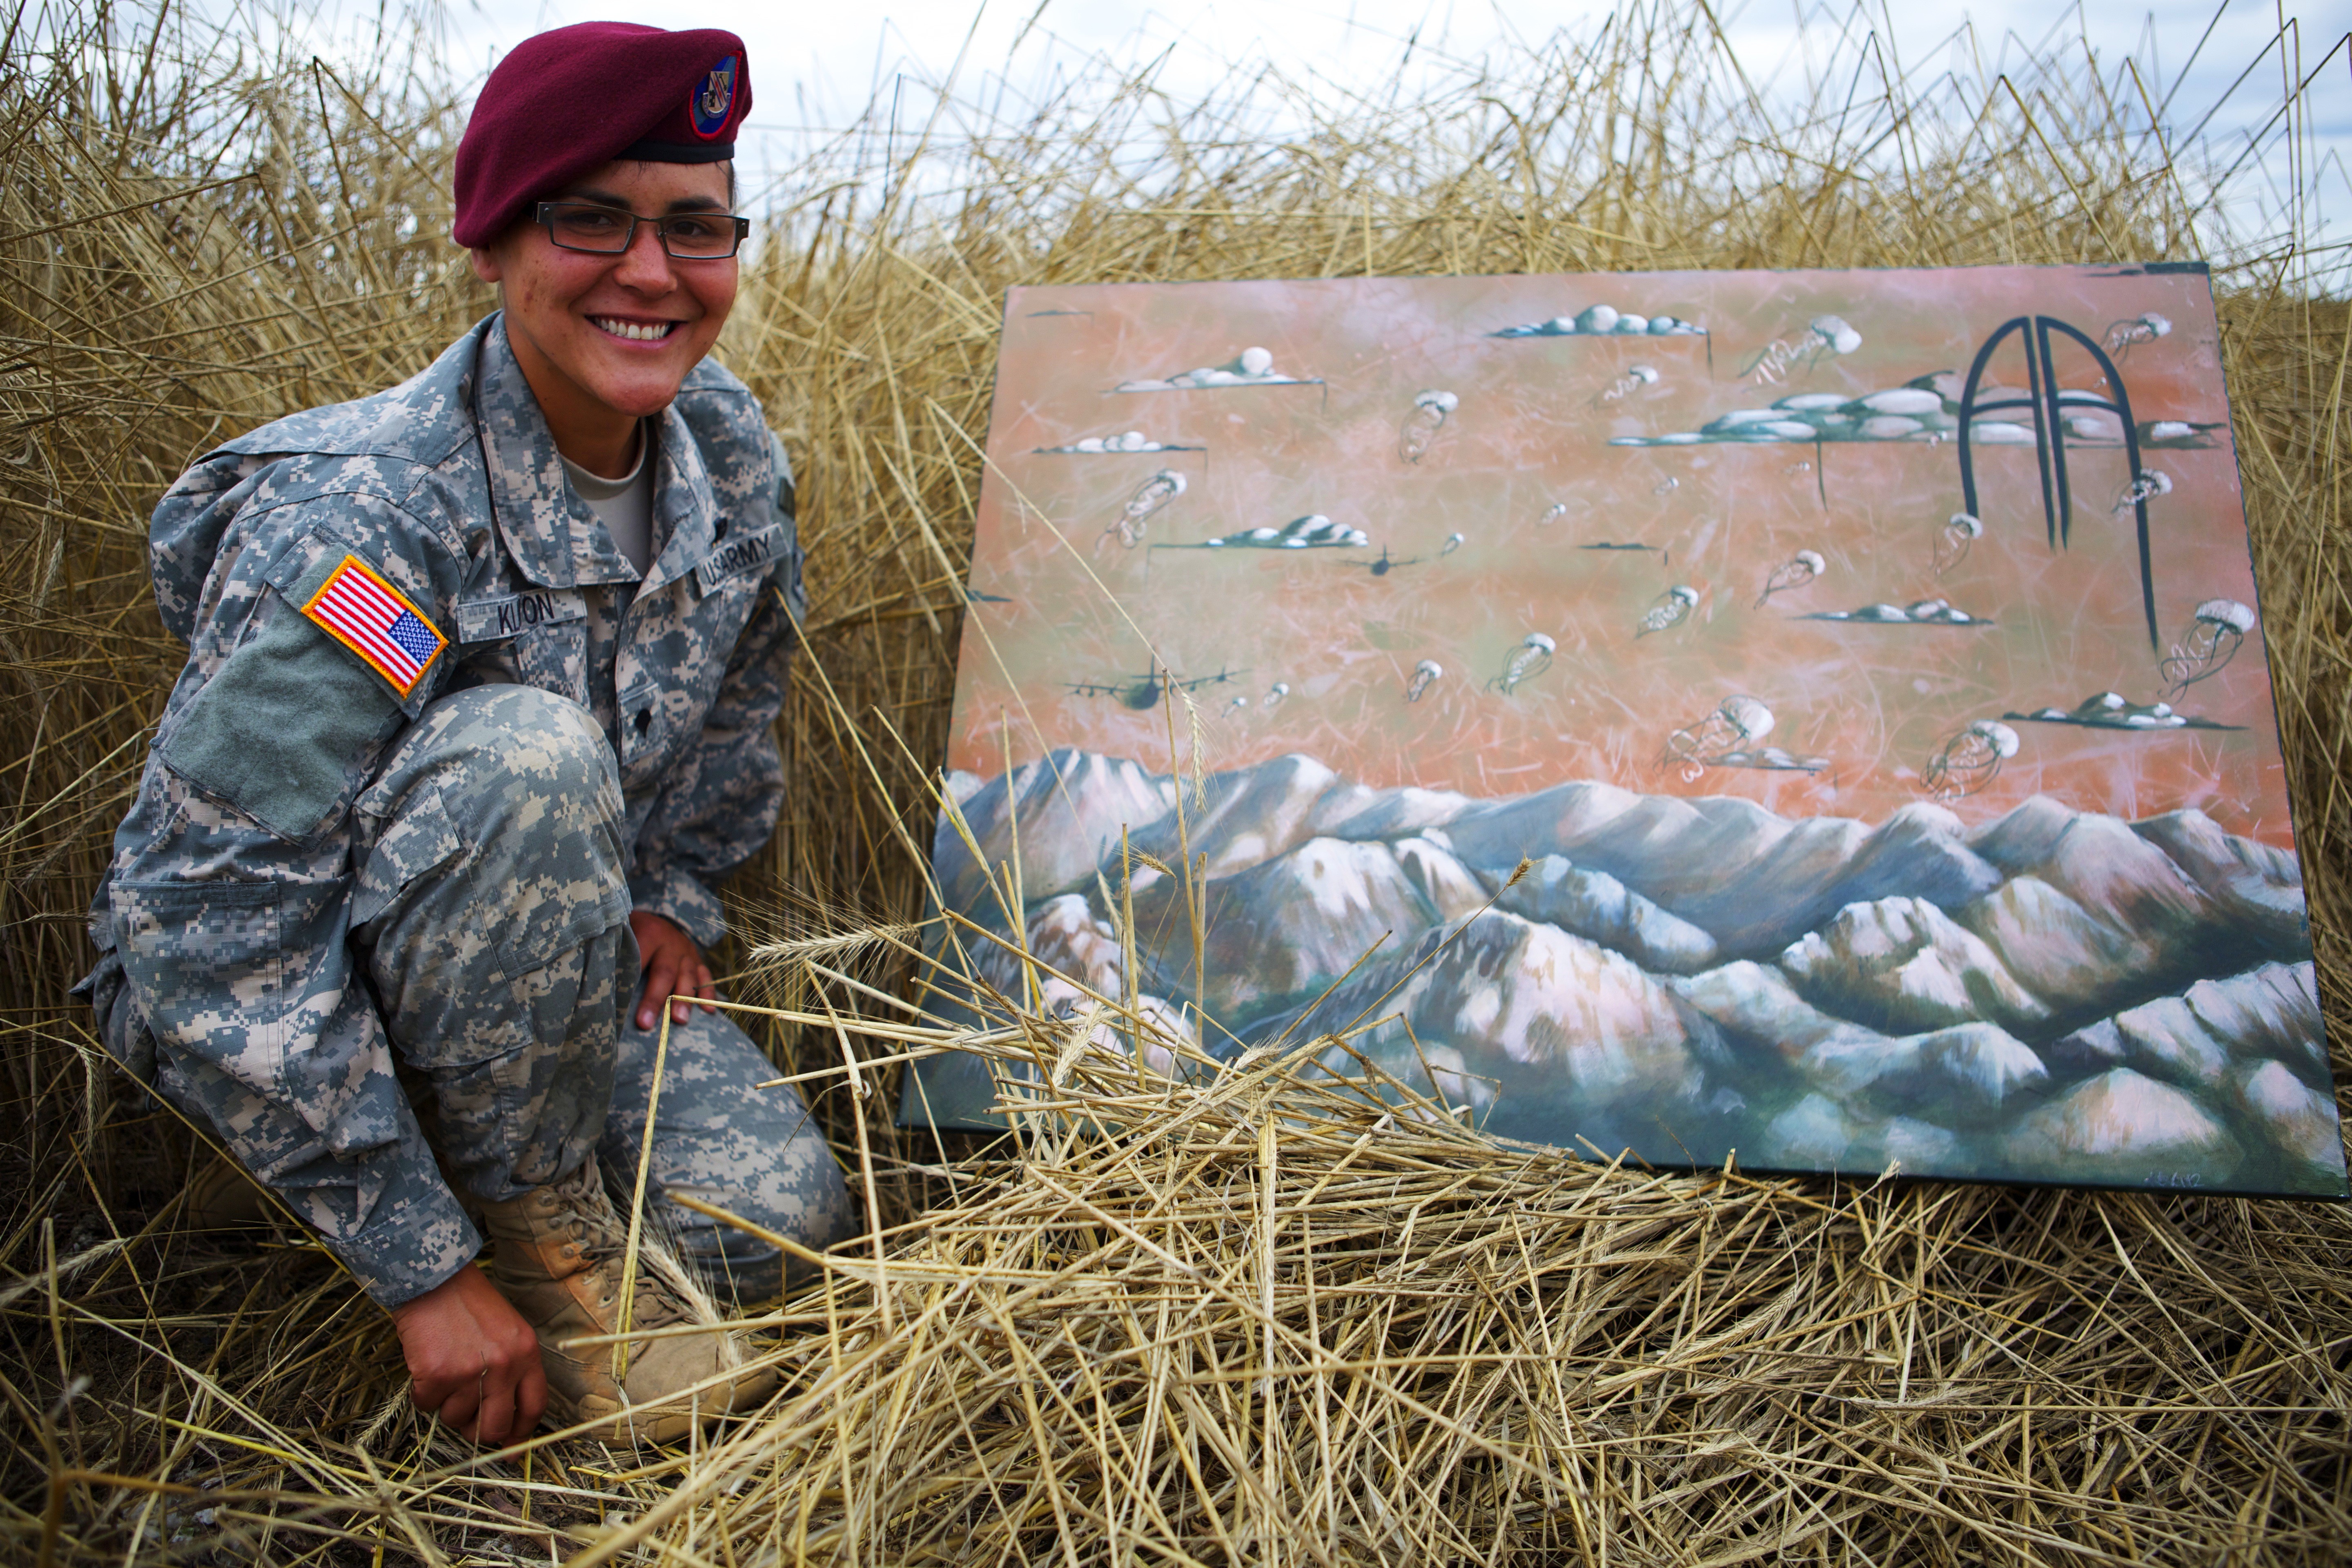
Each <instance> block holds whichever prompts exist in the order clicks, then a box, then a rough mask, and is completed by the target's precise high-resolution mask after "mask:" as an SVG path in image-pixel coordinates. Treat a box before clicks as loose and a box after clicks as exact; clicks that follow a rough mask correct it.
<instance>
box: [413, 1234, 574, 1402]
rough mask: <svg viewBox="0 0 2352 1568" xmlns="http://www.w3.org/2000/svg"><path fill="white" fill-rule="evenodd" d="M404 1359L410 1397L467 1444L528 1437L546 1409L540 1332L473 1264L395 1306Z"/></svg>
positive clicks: (545, 1376)
mask: <svg viewBox="0 0 2352 1568" xmlns="http://www.w3.org/2000/svg"><path fill="white" fill-rule="evenodd" d="M392 1321H393V1326H394V1328H396V1329H397V1330H399V1331H400V1349H401V1352H402V1353H403V1354H404V1355H405V1356H406V1357H407V1358H408V1379H409V1387H408V1394H409V1397H410V1398H412V1399H414V1400H415V1402H416V1407H417V1408H418V1409H419V1410H422V1411H424V1412H425V1413H426V1414H427V1415H438V1416H439V1417H440V1418H441V1419H442V1420H443V1421H444V1422H445V1423H446V1424H447V1425H448V1426H453V1427H455V1428H457V1431H458V1432H460V1433H462V1434H463V1435H464V1436H465V1437H466V1438H467V1440H468V1441H469V1442H475V1443H480V1444H484V1445H486V1446H488V1447H500V1446H503V1445H505V1444H507V1443H511V1442H513V1441H515V1440H516V1439H518V1438H520V1437H523V1436H528V1435H529V1434H530V1429H531V1428H532V1427H534V1426H538V1425H539V1417H540V1413H541V1411H543V1410H545V1409H546V1408H547V1372H546V1369H545V1368H543V1367H542V1366H541V1364H540V1361H539V1336H538V1335H537V1334H535V1333H533V1332H531V1329H530V1324H529V1323H528V1322H525V1321H523V1316H522V1314H521V1313H520V1312H518V1311H516V1310H514V1308H513V1307H512V1306H511V1305H509V1303H508V1301H507V1299H506V1298H505V1297H504V1296H501V1295H499V1291H498V1287H497V1286H495V1285H493V1284H491V1283H490V1281H489V1277H488V1275H486V1274H484V1273H483V1272H482V1271H481V1270H480V1269H478V1268H474V1267H473V1266H472V1265H471V1264H468V1265H467V1267H465V1268H460V1269H459V1270H457V1273H456V1274H455V1275H453V1276H451V1277H450V1278H449V1279H446V1280H445V1281H444V1282H443V1283H441V1284H439V1285H436V1286H435V1287H434V1288H433V1289H430V1290H427V1291H426V1292H425V1294H424V1295H422V1296H419V1297H417V1298H415V1300H409V1301H403V1302H402V1303H401V1304H400V1305H399V1306H397V1307H394V1309H393V1310H392Z"/></svg>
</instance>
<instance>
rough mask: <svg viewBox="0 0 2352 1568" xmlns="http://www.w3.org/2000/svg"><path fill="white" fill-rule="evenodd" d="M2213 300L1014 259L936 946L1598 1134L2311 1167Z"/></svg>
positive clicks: (974, 575)
mask: <svg viewBox="0 0 2352 1568" xmlns="http://www.w3.org/2000/svg"><path fill="white" fill-rule="evenodd" d="M2219 350H2220V345H2219V338H2218V332H2217V328H2216V322H2215V316H2214V310H2213V303H2212V298H2211V293H2210V284H2209V281H2208V279H2207V277H2206V275H2205V274H2204V272H2203V270H2202V269H2201V268H2198V267H2194V266H2185V267H2184V266H2166V267H2147V268H2116V267H2106V268H2094V267H2084V268H1955V269H1939V270H1920V271H1869V272H1845V271H1836V272H1828V271H1825V272H1749V273H1696V272H1693V273H1652V274H1612V275H1605V276H1588V277H1505V278H1468V279H1329V280H1320V281H1305V282H1263V283H1199V284H1170V285H1104V286H1085V287H1076V286H1073V287H1058V288H1035V289H1015V290H1013V292H1012V294H1011V296H1010V298H1009V300H1008V301H1007V305H1006V311H1005V320H1004V331H1003V349H1002V354H1001V358H1000V361H999V365H998V373H997V384H996V391H995V402H994V407H993V414H992V424H991V426H990V431H989V439H988V461H987V465H986V469H985V479H984V481H983V484H982V490H981V495H980V500H979V508H978V518H977V536H976V540H975V543H974V547H973V552H972V564H971V580H970V583H969V585H968V590H967V591H968V596H969V598H970V601H971V605H970V610H969V614H968V616H967V619H966V623H965V627H964V632H963V643H962V652H961V667H960V674H959V680H958V687H957V698H956V707H955V714H954V720H953V727H952V734H951V739H950V755H949V773H948V787H947V795H948V797H949V809H948V810H947V811H946V812H944V813H943V814H942V817H941V822H940V831H939V835H938V838H937V844H936V849H935V855H934V868H935V873H936V878H937V880H938V883H939V887H940V895H941V897H942V899H943V900H944V901H945V902H946V904H947V906H948V907H949V908H950V910H953V911H954V912H955V913H956V914H958V915H959V916H961V918H962V920H963V921H967V922H969V923H968V924H964V925H960V926H959V927H958V930H959V931H961V932H962V933H964V934H963V936H962V938H961V945H962V948H963V950H964V951H965V952H966V953H968V954H969V963H968V966H967V970H968V973H970V974H971V984H972V985H973V986H974V987H977V988H979V989H980V990H983V991H984V990H986V989H988V988H994V989H996V990H998V991H1000V992H1002V993H1003V994H1012V995H1019V994H1023V993H1022V987H1023V985H1024V979H1023V976H1022V973H1021V971H1020V969H1019V966H1017V965H1016V964H1014V963H1013V962H1012V961H1011V960H1010V958H1009V957H1008V949H1007V948H1006V947H1004V946H1003V945H1000V944H999V943H997V942H992V941H990V940H987V938H986V937H985V936H984V935H983V934H982V933H983V932H994V933H996V934H997V935H998V936H1001V937H1005V938H1008V939H1009V938H1010V937H1011V936H1012V935H1013V926H1014V923H1015V922H1016V921H1017V922H1018V923H1019V927H1020V931H1019V935H1020V936H1021V937H1023V938H1024V939H1025V942H1026V943H1027V945H1028V947H1029V949H1030V950H1031V951H1032V952H1034V954H1035V955H1036V957H1037V958H1038V959H1039V960H1041V961H1042V962H1043V963H1045V965H1047V966H1048V967H1049V971H1050V978H1049V980H1048V983H1047V984H1046V985H1045V994H1043V995H1033V996H1032V1000H1034V1001H1036V1002H1038V1003H1041V1004H1043V1005H1047V1006H1058V1007H1060V1008H1062V1009H1063V1010H1065V1011H1067V1010H1071V1009H1073V1008H1076V1007H1078V1006H1080V1005H1085V1004H1086V999H1087V996H1088V995H1089V994H1093V995H1096V996H1103V997H1109V998H1113V999H1122V998H1131V999H1133V1005H1134V1006H1136V1007H1137V1008H1139V1009H1141V1010H1142V1011H1143V1012H1144V1013H1145V1015H1146V1016H1150V1017H1151V1018H1152V1019H1154V1020H1156V1021H1158V1022H1159V1024H1160V1026H1162V1027H1163V1028H1164V1029H1165V1030H1167V1031H1170V1034H1169V1035H1168V1036H1166V1037H1181V1038H1182V1039H1184V1040H1186V1041H1188V1042H1191V1043H1192V1045H1193V1046H1194V1047H1197V1050H1198V1052H1199V1053H1200V1055H1201V1057H1202V1058H1206V1059H1207V1060H1208V1061H1209V1062H1210V1063H1212V1064H1213V1063H1215V1062H1218V1061H1224V1060H1231V1059H1233V1058H1236V1057H1238V1056H1239V1055H1241V1054H1242V1053H1243V1052H1244V1051H1246V1050H1248V1049H1249V1048H1250V1047H1252V1046H1253V1045H1259V1044H1264V1043H1265V1042H1268V1041H1274V1040H1287V1041H1291V1042H1296V1043H1303V1042H1306V1041H1309V1040H1313V1039H1317V1038H1319V1037H1327V1036H1336V1037H1339V1039H1338V1040H1335V1041H1334V1043H1333V1044H1332V1045H1331V1046H1330V1047H1329V1049H1328V1054H1327V1055H1326V1056H1324V1057H1321V1058H1316V1059H1317V1060H1318V1063H1319V1064H1320V1066H1321V1067H1322V1068H1325V1069H1327V1070H1328V1071H1331V1072H1333V1073H1340V1074H1345V1073H1350V1072H1353V1073H1356V1074H1358V1075H1359V1076H1361V1075H1362V1074H1363V1073H1364V1071H1365V1064H1373V1065H1376V1066H1377V1068H1378V1069H1379V1072H1380V1073H1381V1075H1384V1076H1386V1077H1387V1078H1388V1079H1391V1080H1392V1081H1393V1082H1394V1083H1395V1084H1399V1085H1408V1086H1410V1087H1411V1089H1412V1113H1413V1114H1421V1115H1429V1114H1444V1115H1450V1116H1456V1117H1460V1118H1462V1119H1465V1121H1471V1122H1475V1124H1476V1125H1477V1126H1479V1127H1481V1128H1484V1129H1486V1130H1487V1131H1491V1132H1493V1133H1496V1134H1497V1135H1500V1136H1504V1137H1508V1138H1515V1139H1522V1140H1528V1141H1533V1142H1541V1143H1545V1144H1550V1145H1556V1146H1559V1147H1561V1148H1566V1149H1571V1150H1575V1151H1578V1152H1582V1153H1585V1154H1587V1155H1589V1156H1591V1157H1595V1158H1614V1157H1617V1156H1619V1155H1620V1154H1621V1153H1622V1154H1624V1155H1625V1156H1626V1157H1628V1158H1632V1159H1636V1160H1640V1161H1643V1162H1647V1163H1651V1164H1653V1165H1656V1166H1661V1167H1690V1168H1700V1167H1709V1166H1720V1165H1722V1164H1724V1163H1726V1162H1727V1161H1728V1162H1733V1163H1737V1164H1738V1167H1739V1168H1742V1169H1747V1170H1755V1171H1794V1172H1839V1173H1852V1174H1856V1175H1875V1174H1878V1173H1884V1172H1886V1171H1889V1170H1894V1171H1899V1172H1900V1173H1907V1174H1911V1175H1920V1176H1938V1177H1949V1178H1961V1179H1975V1180H1988V1181H2016V1182H2034V1183H2081V1184H2103V1185H2122V1186H2139V1187H2186V1188H2195V1189H2200V1190H2206V1191H2217V1192H2245V1193H2266V1194H2300V1195H2308V1196H2342V1195H2344V1194H2345V1191H2346V1185H2345V1168H2344V1162H2343V1155H2342V1148H2343V1144H2342V1140H2341V1135H2340V1132H2339V1130H2338V1126H2337V1120H2336V1102H2335V1097H2334V1090H2333V1086H2332V1084H2331V1081H2330V1078H2329V1071H2328V1066H2327V1053H2326V1040H2325V1037H2324V1035H2323V1033H2322V1028H2321V1023H2320V1013H2319V1003H2318V996H2317V993H2316V988H2315V978H2314V970H2313V963H2312V950H2311V942H2310V935H2309V928H2308V924H2307V922H2306V920H2305V904H2304V895H2303V888H2302V879H2301V873H2300V868H2299V866H2298V863H2297V860H2296V856H2295V845H2294V822H2293V818H2292V816H2291V815H2290V810H2289V801H2288V799H2287V793H2286V785H2285V778H2284V768H2283V765H2282V763H2281V759H2280V752H2279V739H2278V728H2277V723H2276V718H2275V713H2274V710H2273V698H2272V690H2271V685H2270V681H2269V677H2268V670H2267V666H2266V662H2265V658H2264V654H2263V617H2262V611H2261V605H2260V604H2259V602H2258V601H2257V598H2256V595H2255V592H2254V582H2253V576H2252V567H2251V563H2250V559H2249V553H2248V546H2247V536H2246V529H2245V521H2244V514H2243V509H2242V500H2241V496H2240V489H2239V482H2238V471H2237V467H2236V456H2235V453H2234V450H2233V448H2232V445H2231V429H2230V422H2229V411H2228V406H2227V402H2226V398H2225V393H2224V388H2223V383H2222V375H2221V358H2220V352H2219ZM975 848H976V849H977V851H978V853H977V854H975V853H974V850H975ZM942 951H945V948H944V947H943V948H942ZM952 991H953V987H948V988H946V991H945V992H943V994H942V998H935V1001H939V1002H940V1004H941V1005H953V1003H954V998H953V996H952V995H951V994H949V993H951V992H952ZM1128 1038H1129V1040H1130V1043H1131V1042H1132V1040H1133V1039H1134V1035H1133V1033H1132V1032H1131V1031H1130V1033H1129V1037H1128ZM1342 1041H1344V1048H1343V1046H1342V1044H1341V1043H1340V1042H1342ZM1145 1048H1146V1050H1147V1052H1148V1053H1150V1054H1156V1055H1157V1056H1158V1057H1159V1058H1164V1059H1161V1060H1160V1061H1159V1062H1158V1063H1157V1065H1160V1066H1161V1067H1163V1068H1169V1069H1170V1070H1178V1071H1197V1070H1202V1069H1201V1068H1200V1066H1199V1064H1198V1063H1197V1062H1196V1063H1193V1064H1192V1065H1191V1066H1187V1065H1186V1064H1185V1063H1184V1062H1182V1061H1181V1060H1179V1059H1177V1057H1176V1056H1173V1055H1171V1053H1169V1052H1167V1051H1165V1050H1163V1049H1159V1048H1157V1047H1151V1046H1150V1045H1149V1043H1148V1041H1147V1043H1146V1046H1145ZM1209 1070H1213V1065H1212V1067H1211V1068H1210V1069H1209ZM991 1096H992V1085H991V1083H990V1081H989V1080H988V1079H987V1078H986V1076H985V1075H984V1074H983V1073H982V1072H980V1071H979V1070H978V1069H977V1068H976V1067H974V1066H973V1064H971V1062H970V1061H968V1060H966V1059H962V1058H940V1059H937V1060H933V1061H930V1062H928V1063H925V1064H923V1066H922V1068H921V1070H920V1071H919V1074H917V1075H915V1076H914V1077H913V1078H911V1079H910V1081H909V1086H908V1095H907V1100H906V1103H905V1106H904V1109H903V1114H904V1116H905V1117H906V1118H907V1119H908V1121H915V1122H921V1121H931V1122H936V1123H938V1124H940V1125H941V1126H959V1125H961V1126H984V1125H989V1124H990V1122H989V1116H988V1107H989V1105H990V1103H991Z"/></svg>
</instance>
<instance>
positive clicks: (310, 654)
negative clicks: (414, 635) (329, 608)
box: [159, 593, 400, 843]
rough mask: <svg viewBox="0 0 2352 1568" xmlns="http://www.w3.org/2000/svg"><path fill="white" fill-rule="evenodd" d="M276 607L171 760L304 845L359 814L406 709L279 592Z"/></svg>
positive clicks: (171, 748) (183, 729)
mask: <svg viewBox="0 0 2352 1568" xmlns="http://www.w3.org/2000/svg"><path fill="white" fill-rule="evenodd" d="M265 603H266V606H267V607H266V610H265V612H264V613H266V614H267V615H268V616H269V621H268V625H267V626H263V627H262V629H261V631H260V633H259V635H257V636H256V637H253V638H252V639H251V640H250V641H248V642H247V643H246V644H245V645H244V646H243V647H239V648H238V649H237V650H236V652H235V653H233V654H231V655H230V656H229V657H228V659H227V661H226V663H224V664H223V665H222V666H221V668H220V670H219V673H217V674H215V676H214V677H213V678H212V679H211V680H210V681H209V682H207V683H206V684H205V689H203V690H201V691H199V692H197V693H196V695H195V697H194V699H193V700H190V702H189V703H188V706H187V708H186V710H184V712H183V713H182V714H181V716H180V719H179V721H178V722H177V723H175V724H174V725H173V727H172V732H171V733H170V734H168V735H166V736H165V737H163V742H162V744H161V746H160V748H159V749H160V751H161V752H162V755H163V762H164V763H165V764H166V765H167V766H169V767H170V768H171V770H172V771H173V773H178V774H179V775H180V776H181V777H182V778H184V779H186V780H187V781H188V782H189V783H190V784H194V785H195V786H196V788H198V789H200V790H202V791H204V792H205V794H206V795H210V796H212V797H213V798H214V799H215V800H218V801H222V802H225V803H226V804H227V805H232V806H235V807H236V809H237V810H239V811H242V812H244V813H245V814H246V815H247V816H250V817H252V818H253V819H254V820H255V821H256V822H257V823H259V824H260V825H261V826H263V827H266V828H268V830H269V831H270V832H272V833H274V834H276V835H278V837H281V838H285V839H288V840H290V841H293V842H297V843H299V842H302V841H304V840H306V839H309V838H311V837H315V836H316V835H317V834H318V833H320V831H321V830H323V829H324V828H326V827H327V826H331V824H332V823H333V822H334V820H335V819H336V818H337V817H339V816H341V813H342V809H343V808H344V807H345V806H346V805H349V804H350V801H351V797H352V795H354V794H356V793H357V792H358V788H359V784H360V783H361V781H362V776H363V774H362V769H363V767H364V764H365V763H367V761H368V760H369V758H370V756H371V754H372V753H373V752H374V750H375V748H376V746H377V744H378V743H379V742H382V741H383V739H385V738H386V737H387V736H389V735H390V734H391V732H392V731H393V729H394V726H395V724H396V723H397V722H398V721H399V718H400V704H399V703H398V702H397V701H396V700H394V697H393V695H392V692H391V691H390V690H389V689H387V688H386V687H385V685H384V683H383V680H382V679H379V678H378V677H377V676H376V675H375V673H374V672H373V671H372V670H370V669H368V668H366V667H365V666H363V665H362V664H361V663H359V661H358V660H356V659H355V658H352V656H351V655H350V654H349V653H347V652H346V651H344V650H343V648H342V647H340V646H338V645H337V644H336V642H335V640H334V639H333V638H332V637H329V636H327V634H326V633H324V632H322V631H320V629H319V628H318V627H317V626H312V625H311V624H310V622H309V621H308V620H306V619H305V618H303V616H301V614H300V613H299V612H298V611H297V610H296V609H295V608H294V607H293V605H290V604H289V603H287V602H286V601H285V600H284V599H281V598H278V596H277V595H276V594H275V593H272V594H270V595H268V599H267V600H266V601H265Z"/></svg>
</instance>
